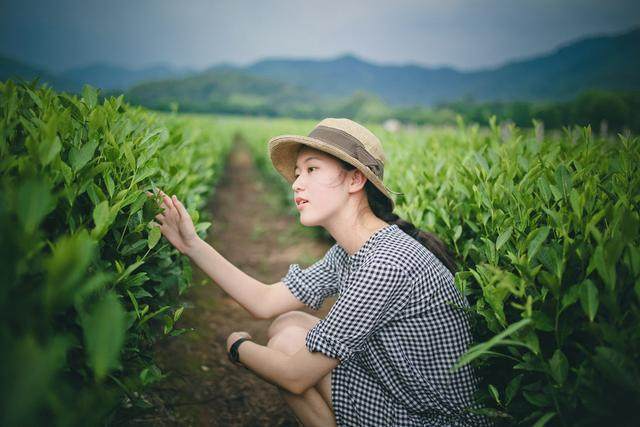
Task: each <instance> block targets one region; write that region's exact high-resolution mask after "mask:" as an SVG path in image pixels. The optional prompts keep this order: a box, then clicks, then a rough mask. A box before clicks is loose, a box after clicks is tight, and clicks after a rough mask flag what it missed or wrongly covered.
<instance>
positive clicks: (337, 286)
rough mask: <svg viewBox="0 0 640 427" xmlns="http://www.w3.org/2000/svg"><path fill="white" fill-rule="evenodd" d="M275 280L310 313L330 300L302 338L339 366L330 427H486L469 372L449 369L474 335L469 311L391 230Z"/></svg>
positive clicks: (434, 268)
mask: <svg viewBox="0 0 640 427" xmlns="http://www.w3.org/2000/svg"><path fill="white" fill-rule="evenodd" d="M282 282H283V283H284V284H285V285H286V286H287V287H288V288H289V289H290V290H291V293H292V294H293V295H295V296H296V298H298V299H299V300H300V301H302V302H303V303H304V304H306V305H307V306H308V307H310V308H311V309H313V310H317V309H318V308H320V307H321V306H322V304H323V302H324V300H325V299H326V297H328V296H332V295H335V294H338V295H339V296H338V298H337V300H336V302H335V303H334V304H333V306H332V307H331V310H330V311H329V313H328V314H327V316H326V318H324V319H322V320H320V322H318V323H317V324H316V325H315V326H314V327H313V328H312V329H310V330H309V332H308V333H307V336H306V338H305V344H306V346H307V348H308V349H309V351H311V352H316V351H318V352H321V353H323V354H325V355H327V356H329V357H333V358H337V359H338V360H339V361H340V363H339V364H338V366H336V368H335V369H334V370H333V371H332V378H331V396H332V403H333V407H334V413H335V417H336V423H337V424H338V426H376V427H379V426H443V425H447V426H489V425H491V423H490V422H489V421H488V420H487V419H485V418H484V417H480V416H478V415H474V414H473V413H470V412H468V411H465V410H464V408H465V407H473V408H478V406H477V405H476V404H474V403H473V393H474V391H475V390H476V388H477V386H478V381H477V378H476V376H475V374H474V370H473V368H472V367H471V366H470V365H466V366H465V367H463V368H461V369H459V370H458V371H456V372H454V373H450V372H449V368H450V367H451V366H452V365H453V364H454V363H455V362H456V361H457V359H458V357H459V356H460V355H462V354H463V353H464V352H465V351H466V349H467V348H468V346H469V344H470V343H471V340H472V337H471V334H470V331H469V324H468V319H467V317H466V314H465V313H464V312H463V311H462V310H460V309H456V308H455V307H453V306H452V305H451V304H450V303H452V304H453V305H457V306H463V307H469V304H468V302H467V300H466V298H465V297H464V296H463V295H462V294H461V293H460V292H459V291H458V289H457V288H456V287H455V285H454V281H453V275H452V274H451V272H450V271H449V270H448V269H447V268H446V267H445V266H444V265H443V264H442V263H441V262H440V260H439V259H438V258H437V257H436V256H435V255H434V254H433V253H431V252H430V251H429V250H428V249H427V248H425V247H424V246H423V245H422V244H420V242H418V241H417V240H415V239H414V238H412V237H411V236H409V235H408V234H406V233H405V232H404V231H402V230H401V229H400V228H399V227H398V226H397V225H396V224H391V225H388V226H385V227H384V228H382V229H380V230H378V231H376V232H375V233H374V234H373V235H372V236H371V237H370V238H369V239H368V240H367V241H366V242H365V243H364V245H363V246H362V247H361V248H360V249H358V250H357V252H356V253H355V254H353V255H349V254H348V253H347V252H346V251H345V250H344V249H343V248H342V247H341V246H339V245H338V244H337V243H336V244H334V245H333V246H332V247H331V248H330V249H329V250H328V251H327V253H326V255H325V256H324V257H323V258H322V259H321V260H319V261H318V262H316V263H315V264H313V265H311V266H310V267H308V268H306V269H301V268H300V265H298V264H291V265H290V266H289V271H288V272H287V274H286V276H285V277H283V278H282Z"/></svg>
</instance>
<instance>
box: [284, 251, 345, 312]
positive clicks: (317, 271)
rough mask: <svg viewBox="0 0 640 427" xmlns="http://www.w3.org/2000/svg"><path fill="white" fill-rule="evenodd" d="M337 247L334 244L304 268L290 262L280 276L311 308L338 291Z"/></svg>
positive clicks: (317, 307)
mask: <svg viewBox="0 0 640 427" xmlns="http://www.w3.org/2000/svg"><path fill="white" fill-rule="evenodd" d="M338 249H339V248H338V244H337V243H336V244H334V245H333V246H332V247H331V248H329V250H328V251H327V253H326V254H325V256H324V257H323V258H322V259H321V260H319V261H317V262H316V263H315V264H313V265H311V266H309V267H307V268H305V269H301V268H300V265H299V264H291V265H290V266H289V271H288V272H287V274H286V276H284V277H283V278H282V283H284V284H285V286H287V287H288V288H289V290H290V291H291V293H292V294H293V295H294V296H295V297H296V298H298V299H299V300H300V301H302V302H303V303H304V304H306V305H307V306H308V307H310V308H311V309H313V310H317V309H319V308H320V307H322V303H323V302H324V300H325V299H326V298H327V297H328V296H331V295H334V294H336V293H338V274H337V262H338Z"/></svg>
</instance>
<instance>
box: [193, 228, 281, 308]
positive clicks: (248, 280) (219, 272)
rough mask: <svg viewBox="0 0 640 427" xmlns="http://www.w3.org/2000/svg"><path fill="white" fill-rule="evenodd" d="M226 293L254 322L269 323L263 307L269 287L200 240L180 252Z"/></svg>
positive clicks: (265, 305)
mask: <svg viewBox="0 0 640 427" xmlns="http://www.w3.org/2000/svg"><path fill="white" fill-rule="evenodd" d="M184 254H185V255H187V256H188V257H189V258H191V260H192V261H193V262H194V263H195V264H196V265H197V266H198V267H200V269H201V270H202V271H204V272H205V273H206V274H207V275H208V276H209V277H210V278H211V279H213V281H214V282H216V283H217V284H218V285H220V287H221V288H222V289H224V291H225V292H226V293H228V294H229V295H230V296H231V297H232V298H233V299H234V300H236V301H237V302H238V303H239V304H240V305H241V306H243V307H244V308H245V309H246V310H247V311H248V312H249V313H251V315H252V316H253V317H255V318H256V319H269V318H270V317H269V312H270V311H271V310H270V309H269V307H268V304H267V303H266V302H267V301H268V298H266V297H267V292H268V291H269V286H268V285H266V284H264V283H262V282H260V281H258V280H256V279H254V278H253V277H251V276H249V275H248V274H246V273H245V272H243V271H242V270H240V269H239V268H238V267H236V266H235V265H233V264H232V263H231V262H229V261H228V260H227V259H226V258H224V257H223V256H222V255H220V253H219V252H218V251H216V250H215V249H214V248H213V247H212V246H211V245H209V244H208V243H207V242H205V241H204V240H202V239H200V238H198V239H197V240H196V241H195V242H194V243H193V244H192V245H191V246H189V247H188V248H186V249H185V252H184Z"/></svg>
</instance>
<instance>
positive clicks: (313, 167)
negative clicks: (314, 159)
mask: <svg viewBox="0 0 640 427" xmlns="http://www.w3.org/2000/svg"><path fill="white" fill-rule="evenodd" d="M311 169H317V167H316V166H309V167H308V168H307V170H311ZM298 175H299V174H297V173H294V174H293V178H294V179H297V178H298Z"/></svg>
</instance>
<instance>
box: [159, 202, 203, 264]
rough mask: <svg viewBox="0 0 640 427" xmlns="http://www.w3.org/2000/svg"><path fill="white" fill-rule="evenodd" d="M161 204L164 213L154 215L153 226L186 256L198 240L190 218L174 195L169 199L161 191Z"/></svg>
mask: <svg viewBox="0 0 640 427" xmlns="http://www.w3.org/2000/svg"><path fill="white" fill-rule="evenodd" d="M146 193H147V196H149V197H153V194H152V193H150V192H148V191H147V192H146ZM160 195H162V203H161V204H160V206H162V207H163V208H164V212H162V213H159V214H158V215H156V219H157V220H158V222H159V224H158V223H155V222H153V221H152V224H151V225H153V226H157V227H160V231H161V232H162V234H163V235H164V237H166V238H167V240H169V242H170V243H171V244H172V245H173V246H175V248H176V249H178V251H180V253H183V254H186V253H188V251H189V250H190V249H191V248H193V247H194V246H195V244H196V243H197V242H198V240H200V237H199V236H198V234H197V233H196V229H195V227H194V225H193V221H192V220H191V216H189V214H188V213H187V209H185V207H184V205H183V204H182V202H180V200H178V198H177V197H176V196H175V195H174V196H173V197H169V196H167V195H166V194H164V192H163V191H162V190H160Z"/></svg>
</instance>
